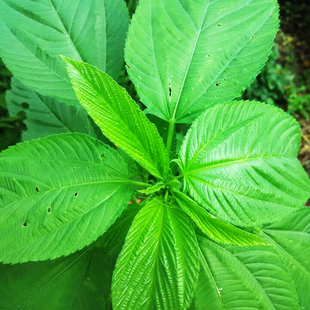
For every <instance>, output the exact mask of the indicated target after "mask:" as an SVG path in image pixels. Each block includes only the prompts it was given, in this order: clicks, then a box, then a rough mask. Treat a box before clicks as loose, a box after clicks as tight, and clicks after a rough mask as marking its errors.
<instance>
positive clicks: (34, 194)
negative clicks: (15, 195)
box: [1, 179, 130, 210]
mask: <svg viewBox="0 0 310 310" xmlns="http://www.w3.org/2000/svg"><path fill="white" fill-rule="evenodd" d="M104 183H124V184H125V183H128V184H130V180H121V179H113V180H101V181H95V182H87V183H75V184H69V185H66V186H62V187H54V188H51V189H47V190H40V192H39V193H33V194H32V195H28V196H26V197H22V198H21V199H16V200H14V201H12V202H11V203H9V204H7V205H6V206H5V207H4V208H1V209H2V210H4V209H5V208H8V207H10V206H11V205H13V204H15V203H16V202H17V201H18V202H19V203H20V202H21V201H24V200H26V199H29V198H32V197H34V196H37V197H38V196H41V194H42V195H43V196H45V195H46V194H49V193H51V192H53V191H57V190H60V191H62V190H63V189H66V188H70V187H74V186H83V185H85V186H89V185H92V184H104Z"/></svg>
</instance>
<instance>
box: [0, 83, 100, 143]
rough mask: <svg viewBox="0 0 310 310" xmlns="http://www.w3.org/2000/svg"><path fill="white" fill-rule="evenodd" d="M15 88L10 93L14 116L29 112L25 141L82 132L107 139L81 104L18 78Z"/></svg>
mask: <svg viewBox="0 0 310 310" xmlns="http://www.w3.org/2000/svg"><path fill="white" fill-rule="evenodd" d="M11 87H12V88H11V89H10V90H9V91H7V92H6V103H7V108H8V110H9V113H10V115H16V114H17V113H18V112H19V111H24V112H25V113H26V119H25V121H24V123H25V124H26V126H27V130H26V131H23V132H22V140H23V141H28V140H32V139H37V138H44V137H47V136H50V135H53V134H60V133H66V132H81V133H85V134H88V135H90V136H92V137H94V138H97V139H100V140H103V139H105V138H104V136H103V135H102V133H101V130H100V129H99V128H98V127H97V126H96V125H95V124H94V123H93V121H92V120H91V118H90V117H89V116H88V114H87V112H86V111H85V109H83V108H82V107H81V106H79V107H74V106H72V105H68V104H65V103H63V102H59V101H57V100H56V99H53V98H50V97H45V96H41V95H39V94H38V93H36V92H34V91H32V90H30V89H29V88H27V87H25V86H24V85H23V84H21V83H20V82H19V81H18V80H16V79H13V80H12V83H11Z"/></svg>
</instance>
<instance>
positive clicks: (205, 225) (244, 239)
mask: <svg viewBox="0 0 310 310" xmlns="http://www.w3.org/2000/svg"><path fill="white" fill-rule="evenodd" d="M174 196H175V197H176V199H177V202H178V203H179V205H180V207H181V208H182V210H183V211H184V212H185V213H186V214H187V215H188V216H189V217H190V218H191V219H192V220H193V221H194V223H195V224H196V225H197V226H198V227H199V228H200V229H201V231H202V232H203V233H204V234H206V235H207V236H208V237H209V238H211V239H213V240H214V241H216V242H219V243H224V244H234V245H239V246H251V245H262V244H265V245H266V244H268V242H266V241H265V240H263V239H262V238H260V237H258V236H256V235H253V234H250V233H248V232H246V231H244V230H241V229H239V228H237V227H235V226H233V225H231V224H228V223H225V222H224V221H222V220H220V219H218V218H216V217H214V216H212V215H211V214H210V213H208V212H207V211H206V210H205V209H203V208H201V207H200V206H199V205H198V204H197V203H196V202H195V201H194V200H192V199H190V198H189V197H188V196H186V195H184V194H183V193H181V192H178V191H174Z"/></svg>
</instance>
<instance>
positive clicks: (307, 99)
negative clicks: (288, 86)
mask: <svg viewBox="0 0 310 310" xmlns="http://www.w3.org/2000/svg"><path fill="white" fill-rule="evenodd" d="M304 91H305V87H300V88H299V89H296V92H294V93H292V94H291V95H290V96H289V97H288V109H287V111H288V113H290V114H292V115H294V113H296V112H297V113H299V114H300V115H302V116H303V117H304V118H305V119H306V120H307V121H308V120H309V113H310V94H305V93H304Z"/></svg>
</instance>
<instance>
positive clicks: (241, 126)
mask: <svg viewBox="0 0 310 310" xmlns="http://www.w3.org/2000/svg"><path fill="white" fill-rule="evenodd" d="M234 106H236V107H237V108H238V105H236V104H230V106H229V107H230V108H231V107H234ZM268 113H269V109H266V110H265V111H263V112H259V113H257V114H254V115H251V116H249V117H248V118H246V119H243V120H241V121H239V122H235V123H233V124H232V125H230V126H228V127H226V128H224V130H222V131H220V132H218V133H216V134H215V135H214V136H213V137H211V139H210V140H208V141H203V142H202V143H201V146H200V147H198V148H197V150H196V152H195V153H194V156H193V157H192V158H191V159H190V161H189V162H188V163H187V169H186V170H189V168H190V167H191V165H192V164H193V163H194V161H195V159H196V158H197V157H198V156H199V154H200V153H201V152H202V151H204V150H205V149H206V148H207V147H208V145H209V144H210V143H211V142H212V141H213V140H215V139H217V138H218V137H220V136H221V135H223V134H225V133H227V132H229V131H231V130H232V129H233V128H235V130H233V131H232V133H231V135H232V134H235V133H236V132H237V131H238V130H240V129H241V130H242V129H244V128H245V126H246V125H248V124H249V123H251V122H253V121H255V120H257V119H259V118H261V117H263V116H265V114H268ZM205 115H206V114H204V115H203V116H201V117H200V118H199V119H198V120H197V122H195V124H194V126H195V127H192V128H191V131H190V132H189V133H188V135H187V137H190V134H191V133H192V131H194V130H196V131H197V126H198V125H200V124H201V119H202V117H205ZM204 120H205V119H203V121H204ZM188 140H189V138H187V139H186V140H185V141H184V147H185V152H186V153H188V150H187V148H188V147H191V144H189V141H188ZM185 144H189V145H187V146H185Z"/></svg>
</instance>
